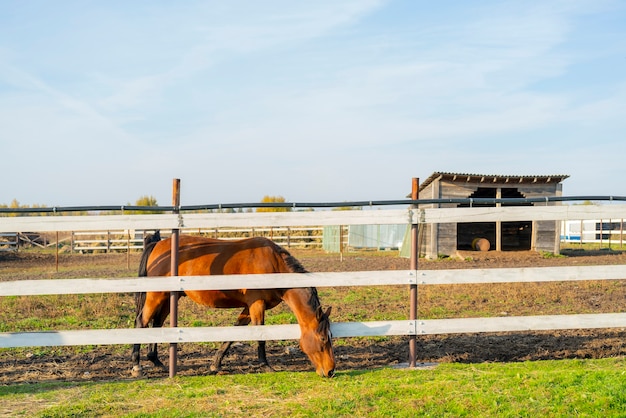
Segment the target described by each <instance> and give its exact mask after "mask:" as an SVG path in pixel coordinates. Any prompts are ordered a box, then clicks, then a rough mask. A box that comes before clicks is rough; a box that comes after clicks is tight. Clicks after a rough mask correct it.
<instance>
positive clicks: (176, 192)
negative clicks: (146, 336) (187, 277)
mask: <svg viewBox="0 0 626 418" xmlns="http://www.w3.org/2000/svg"><path fill="white" fill-rule="evenodd" d="M172 205H173V206H174V213H179V212H180V211H179V207H180V179H174V182H173V184H172ZM178 235H179V229H172V240H171V242H172V247H171V250H170V253H171V257H170V260H171V267H170V275H171V276H172V277H174V276H178V244H179V236H178ZM177 326H178V292H170V327H172V328H175V327H177ZM177 350H178V344H177V343H170V363H169V369H170V377H174V376H176V369H177V366H176V363H177V361H176V360H177Z"/></svg>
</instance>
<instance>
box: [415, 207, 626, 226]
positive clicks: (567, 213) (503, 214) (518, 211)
mask: <svg viewBox="0 0 626 418" xmlns="http://www.w3.org/2000/svg"><path fill="white" fill-rule="evenodd" d="M415 211H417V213H416V214H415V215H414V216H413V218H415V219H420V222H422V223H427V224H428V223H457V222H495V221H502V222H514V221H558V220H580V219H621V218H626V205H623V204H615V205H561V206H523V207H510V206H509V207H487V208H484V207H483V208H433V209H415Z"/></svg>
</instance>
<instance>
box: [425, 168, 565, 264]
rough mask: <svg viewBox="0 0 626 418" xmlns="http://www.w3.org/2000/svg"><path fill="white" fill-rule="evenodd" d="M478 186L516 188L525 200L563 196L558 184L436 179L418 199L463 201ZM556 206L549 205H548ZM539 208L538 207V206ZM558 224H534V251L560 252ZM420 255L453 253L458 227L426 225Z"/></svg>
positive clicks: (435, 255)
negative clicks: (457, 181)
mask: <svg viewBox="0 0 626 418" xmlns="http://www.w3.org/2000/svg"><path fill="white" fill-rule="evenodd" d="M479 187H485V188H487V187H490V188H498V187H502V188H516V189H517V190H518V191H519V192H520V193H521V194H522V195H523V196H524V197H527V198H536V197H551V196H561V195H562V185H561V184H560V183H542V184H533V183H514V182H511V183H454V182H451V181H446V180H435V181H433V182H432V183H431V184H429V185H428V186H426V187H425V188H424V189H423V190H422V191H420V196H419V197H420V198H421V199H437V198H446V199H447V198H450V199H455V198H459V199H464V198H468V197H469V196H470V195H471V194H472V193H474V192H475V191H476V190H478V188H479ZM555 204H559V203H554V202H550V203H548V205H549V206H552V205H555ZM537 205H539V204H537ZM437 206H438V207H442V208H445V207H456V206H457V205H456V204H454V203H453V204H440V205H424V207H437ZM559 228H560V227H559V225H558V223H557V222H555V221H537V222H535V223H534V224H533V230H534V234H535V235H534V242H533V249H535V250H538V251H550V252H553V253H558V252H559V241H558V237H559V234H560V231H559ZM420 241H421V243H420V253H421V254H423V255H425V256H427V257H429V258H436V257H437V256H438V255H439V254H448V255H450V254H454V253H455V252H456V246H457V225H456V224H455V223H448V224H437V225H425V227H424V230H423V231H422V236H421V239H420Z"/></svg>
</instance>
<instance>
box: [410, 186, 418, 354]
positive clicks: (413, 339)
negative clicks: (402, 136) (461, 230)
mask: <svg viewBox="0 0 626 418" xmlns="http://www.w3.org/2000/svg"><path fill="white" fill-rule="evenodd" d="M418 196H419V179H418V178H413V181H412V184H411V199H412V200H417V199H418ZM413 207H414V208H417V205H413ZM418 231H419V229H418V224H414V223H412V224H411V267H410V268H411V270H413V271H415V270H417V260H418V257H419V254H418V252H417V251H418V242H417V238H418ZM409 287H410V290H409V298H410V312H409V319H410V320H411V321H417V282H415V283H414V284H411V285H409ZM416 359H417V335H415V334H413V335H410V336H409V367H415V364H416Z"/></svg>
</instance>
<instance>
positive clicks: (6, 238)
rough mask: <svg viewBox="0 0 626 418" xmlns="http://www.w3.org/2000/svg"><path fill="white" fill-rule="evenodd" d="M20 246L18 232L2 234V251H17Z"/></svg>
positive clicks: (0, 236)
mask: <svg viewBox="0 0 626 418" xmlns="http://www.w3.org/2000/svg"><path fill="white" fill-rule="evenodd" d="M18 246H19V238H18V235H17V232H3V233H0V251H17V248H18Z"/></svg>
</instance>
